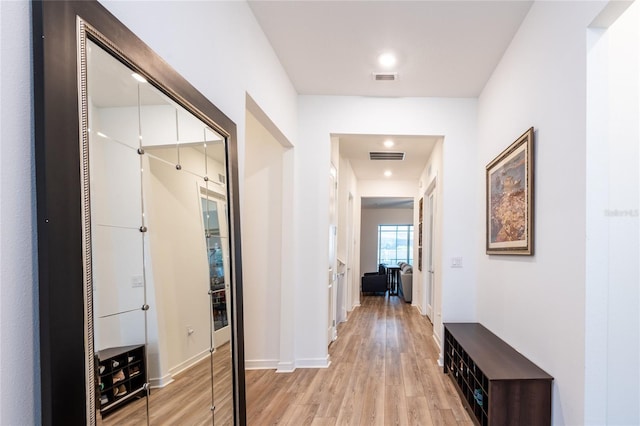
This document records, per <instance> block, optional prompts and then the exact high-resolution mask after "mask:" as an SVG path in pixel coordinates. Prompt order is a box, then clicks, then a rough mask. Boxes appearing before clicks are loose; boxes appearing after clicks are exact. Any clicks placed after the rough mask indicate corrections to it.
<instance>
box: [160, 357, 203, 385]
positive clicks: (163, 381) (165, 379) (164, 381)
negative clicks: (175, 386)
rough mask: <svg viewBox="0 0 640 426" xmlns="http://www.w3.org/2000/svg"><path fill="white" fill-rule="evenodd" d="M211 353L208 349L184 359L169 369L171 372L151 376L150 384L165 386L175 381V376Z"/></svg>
mask: <svg viewBox="0 0 640 426" xmlns="http://www.w3.org/2000/svg"><path fill="white" fill-rule="evenodd" d="M209 354H210V352H209V349H206V350H204V351H202V352H200V353H199V354H196V355H194V356H192V357H191V358H189V359H186V360H184V361H182V362H181V363H180V364H178V365H176V366H175V367H172V368H170V369H169V372H168V373H167V374H165V375H164V376H162V377H149V386H150V387H151V388H163V387H165V386H167V385H169V384H171V383H173V380H174V379H173V377H174V376H176V375H178V374H180V373H182V372H183V371H185V370H187V369H189V368H191V367H193V366H194V365H195V364H197V363H198V362H200V361H202V360H203V359H205V358H206V357H208V356H209Z"/></svg>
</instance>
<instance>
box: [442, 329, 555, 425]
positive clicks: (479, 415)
mask: <svg viewBox="0 0 640 426" xmlns="http://www.w3.org/2000/svg"><path fill="white" fill-rule="evenodd" d="M444 373H445V374H448V375H449V377H450V378H451V380H452V381H453V383H454V385H455V387H456V388H457V390H458V393H459V394H460V397H461V399H462V403H463V404H464V406H465V408H466V409H467V410H468V411H469V414H470V415H471V418H472V420H473V421H474V422H475V423H476V424H477V425H480V426H489V425H491V426H495V425H505V426H507V425H508V426H516V425H527V426H533V425H550V424H551V384H552V381H553V377H551V376H550V375H548V374H547V373H545V372H544V371H543V370H542V369H540V368H539V367H538V366H536V365H535V364H533V363H532V362H531V361H529V360H528V359H527V358H525V357H524V356H523V355H522V354H520V353H519V352H517V351H516V350H515V349H513V348H512V347H511V346H509V345H508V344H507V343H505V342H504V341H503V340H501V339H500V338H499V337H497V336H496V335H495V334H493V333H492V332H490V331H489V330H487V329H486V328H485V327H483V326H482V325H480V324H478V323H446V324H444Z"/></svg>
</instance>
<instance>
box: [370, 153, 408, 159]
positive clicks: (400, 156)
mask: <svg viewBox="0 0 640 426" xmlns="http://www.w3.org/2000/svg"><path fill="white" fill-rule="evenodd" d="M369 160H404V152H389V151H384V152H370V153H369Z"/></svg>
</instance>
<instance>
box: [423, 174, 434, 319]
mask: <svg viewBox="0 0 640 426" xmlns="http://www.w3.org/2000/svg"><path fill="white" fill-rule="evenodd" d="M426 199H427V206H426V207H427V208H426V212H425V213H426V218H425V223H426V229H425V231H426V233H427V235H426V246H425V248H426V253H425V254H426V258H425V263H426V268H425V269H426V291H425V300H424V303H425V306H426V315H427V317H429V320H430V321H431V322H432V323H433V306H434V294H435V289H434V286H435V273H436V271H435V267H434V262H433V251H434V247H435V236H434V232H435V227H434V221H435V205H436V191H435V182H434V183H433V184H432V185H430V186H429V189H428V190H427V192H426Z"/></svg>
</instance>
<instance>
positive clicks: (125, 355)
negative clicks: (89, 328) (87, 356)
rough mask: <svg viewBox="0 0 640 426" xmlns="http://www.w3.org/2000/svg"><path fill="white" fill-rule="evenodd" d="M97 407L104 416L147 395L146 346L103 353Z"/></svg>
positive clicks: (98, 363)
mask: <svg viewBox="0 0 640 426" xmlns="http://www.w3.org/2000/svg"><path fill="white" fill-rule="evenodd" d="M96 368H97V369H98V405H99V407H100V412H101V413H102V414H103V415H106V414H109V413H110V412H112V411H113V410H115V409H117V408H118V407H120V406H121V405H122V404H124V403H126V402H128V401H131V400H133V399H134V398H135V397H139V396H142V395H143V394H144V392H145V386H144V385H145V383H146V377H147V374H146V367H145V351H144V345H133V346H122V347H117V348H108V349H104V350H101V351H99V352H98V353H97V356H96Z"/></svg>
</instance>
